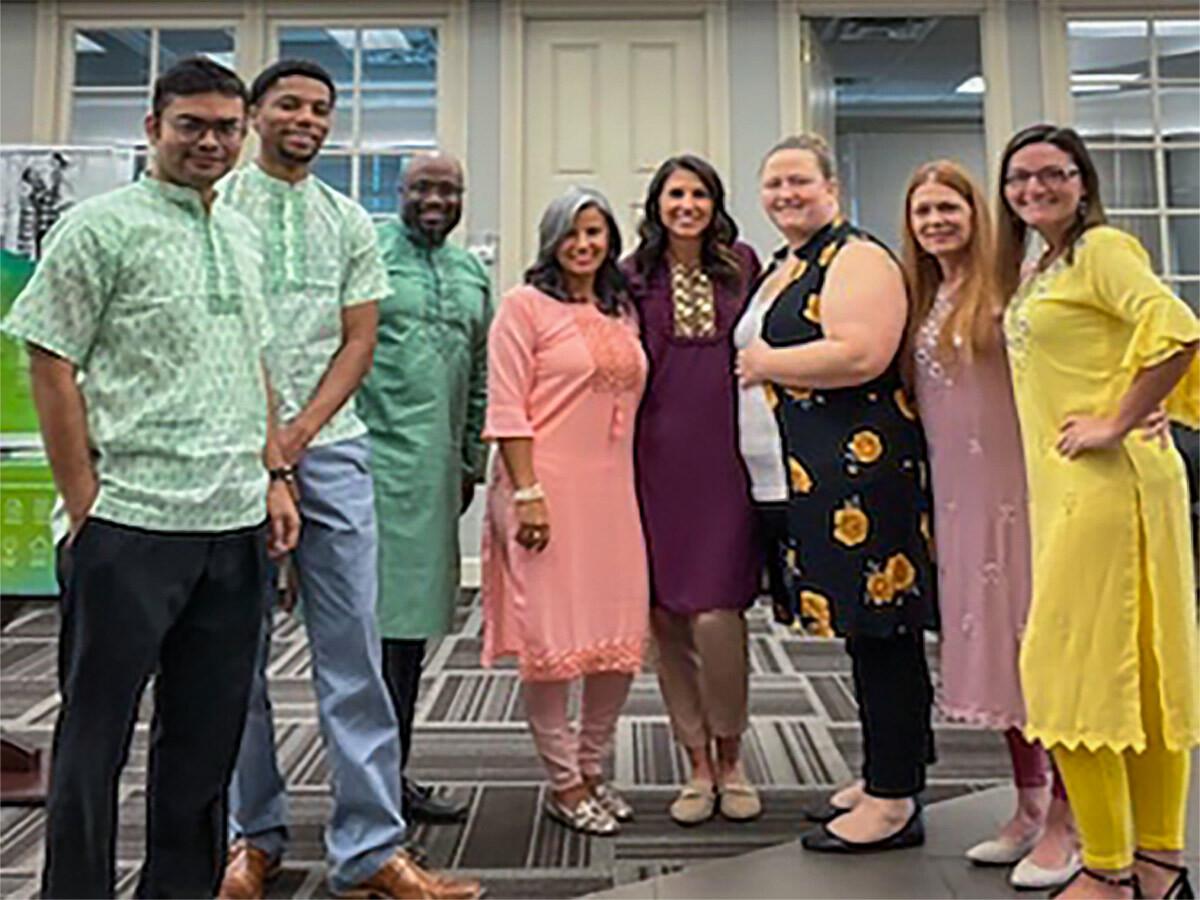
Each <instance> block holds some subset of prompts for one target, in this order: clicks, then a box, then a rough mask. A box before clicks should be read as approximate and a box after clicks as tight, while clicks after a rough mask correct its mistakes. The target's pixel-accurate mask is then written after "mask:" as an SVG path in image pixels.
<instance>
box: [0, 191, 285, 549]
mask: <svg viewBox="0 0 1200 900" xmlns="http://www.w3.org/2000/svg"><path fill="white" fill-rule="evenodd" d="M261 269H262V254H261V251H260V249H259V241H258V238H257V235H256V233H255V229H254V226H253V225H252V224H250V222H248V221H247V220H246V219H245V218H244V217H243V216H241V215H239V214H238V213H236V212H235V211H233V210H232V209H229V208H222V207H220V206H217V207H215V208H214V209H213V210H212V212H211V213H209V212H207V211H206V210H205V208H204V205H203V203H202V202H201V200H200V195H199V194H198V193H197V192H195V191H193V190H191V189H189V188H185V187H181V186H178V185H174V184H168V183H166V182H163V181H160V180H158V179H156V178H152V177H149V176H146V177H143V178H142V179H141V180H140V181H138V182H136V183H135V184H131V185H129V186H127V187H123V188H119V189H118V190H115V191H112V192H110V193H108V194H104V195H101V196H99V197H94V198H92V199H90V200H86V201H84V202H83V203H80V204H79V205H78V206H77V207H75V208H74V209H72V210H70V211H69V212H67V214H66V215H65V216H63V218H62V219H61V220H60V221H59V222H58V223H57V224H56V225H55V226H54V228H53V229H52V230H51V232H50V235H49V237H48V240H47V243H46V247H45V251H44V253H43V256H42V259H41V260H40V261H39V262H38V266H37V269H36V270H35V272H34V274H33V277H32V278H31V279H30V281H29V283H28V284H27V285H26V286H25V289H24V290H23V291H22V292H21V294H20V296H18V297H17V299H16V301H15V303H14V304H13V307H12V310H11V311H10V312H9V315H8V316H7V317H6V318H5V320H4V322H3V323H2V324H0V328H3V330H4V331H5V332H6V333H7V334H9V335H10V336H12V337H13V338H16V339H17V340H22V341H27V342H29V343H31V344H34V345H36V346H38V347H42V348H44V349H46V350H49V351H50V352H52V353H55V354H57V355H59V356H62V357H65V358H66V359H68V360H70V361H71V362H72V363H74V364H75V366H76V367H77V372H78V383H79V387H80V390H81V392H82V393H83V397H84V401H85V402H86V404H87V426H88V437H89V439H90V441H91V445H92V450H93V452H94V454H95V465H96V472H97V476H98V480H99V484H100V492H99V495H98V497H97V499H96V503H95V505H94V506H93V507H92V512H91V514H92V515H93V516H95V517H97V518H101V519H107V520H109V521H112V522H116V523H119V524H123V525H131V526H135V527H139V528H146V529H150V530H155V531H170V532H179V531H199V532H210V533H211V532H218V531H227V530H232V529H236V528H245V527H248V526H251V525H257V524H258V523H260V522H262V521H264V520H265V519H266V515H267V511H266V490H267V473H266V471H265V469H264V468H263V463H262V449H263V445H264V443H265V441H266V431H267V428H266V426H267V395H266V386H265V382H264V378H263V371H262V359H261V358H262V353H263V349H264V348H265V346H266V344H267V341H268V340H269V338H270V324H269V321H268V319H267V313H266V306H265V304H264V302H263V292H262V279H261V274H260V273H261Z"/></svg>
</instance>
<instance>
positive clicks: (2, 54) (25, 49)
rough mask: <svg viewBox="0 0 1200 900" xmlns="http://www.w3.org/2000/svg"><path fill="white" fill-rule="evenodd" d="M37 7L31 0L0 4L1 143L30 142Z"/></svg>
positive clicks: (35, 73)
mask: <svg viewBox="0 0 1200 900" xmlns="http://www.w3.org/2000/svg"><path fill="white" fill-rule="evenodd" d="M36 46H37V8H36V6H35V4H34V3H33V2H32V0H4V2H3V3H0V61H2V64H3V67H4V71H3V73H2V74H3V77H2V78H0V144H28V143H31V142H32V141H33V81H34V79H35V78H36V77H37V74H38V69H37V67H36V65H35V59H34V56H35V53H34V50H35V48H36Z"/></svg>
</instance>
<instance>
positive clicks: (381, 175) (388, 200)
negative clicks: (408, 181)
mask: <svg viewBox="0 0 1200 900" xmlns="http://www.w3.org/2000/svg"><path fill="white" fill-rule="evenodd" d="M358 164H359V172H358V192H359V198H358V199H359V202H360V203H362V205H363V206H365V207H366V209H367V212H369V213H370V214H371V215H373V216H378V215H391V214H394V213H397V212H399V207H400V199H399V191H400V176H401V174H402V173H403V172H404V167H405V166H406V165H407V164H408V157H407V156H384V155H370V156H363V157H360V158H359V163H358Z"/></svg>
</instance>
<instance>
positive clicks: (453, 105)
mask: <svg viewBox="0 0 1200 900" xmlns="http://www.w3.org/2000/svg"><path fill="white" fill-rule="evenodd" d="M468 2H469V0H406V2H403V3H401V2H399V0H358V2H357V3H356V4H355V12H354V15H351V16H348V15H346V6H345V4H344V3H341V2H337V0H205V2H200V0H189V2H186V3H184V2H178V3H172V4H170V5H169V6H168V5H167V4H164V3H163V2H161V0H128V2H125V3H122V4H121V5H120V6H119V7H118V8H117V9H115V10H114V9H113V6H112V4H111V3H107V2H101V0H59V2H57V3H39V4H38V8H37V49H36V58H37V59H49V60H53V61H54V63H55V64H54V65H53V66H52V67H50V69H51V70H50V72H49V73H48V77H44V78H37V79H35V87H34V90H35V97H34V122H33V139H34V142H35V143H39V144H46V145H64V144H67V143H69V142H70V140H69V138H70V128H71V115H72V104H73V100H74V97H75V83H74V82H75V49H74V48H75V34H76V32H78V31H80V30H87V29H105V28H109V29H116V28H149V29H153V32H152V33H153V34H154V35H155V37H154V38H153V42H154V46H155V48H157V34H158V31H159V30H160V29H164V28H166V29H171V28H199V29H204V28H214V29H215V28H227V29H230V30H232V31H233V33H234V69H235V71H236V72H237V73H238V74H239V75H240V76H242V78H243V79H252V78H253V77H254V76H255V75H256V74H257V73H258V72H259V71H260V70H261V69H262V68H263V67H264V66H266V65H267V64H268V63H269V62H270V61H273V60H274V59H276V58H277V48H278V46H279V29H280V28H281V27H321V28H372V27H374V28H403V27H422V26H424V27H431V28H436V29H437V31H438V62H437V90H436V95H435V96H436V101H435V102H436V119H435V122H436V125H435V138H434V143H435V145H436V146H438V147H440V148H442V149H444V150H445V151H447V152H449V153H452V154H454V155H456V156H458V157H460V158H465V156H466V151H467V142H466V133H467V115H468V109H467V96H466V90H467V80H468V67H467V30H468V24H469V22H468V17H467V4H468ZM157 64H158V60H157V52H154V58H153V60H152V70H151V71H152V73H153V72H154V71H155V67H157ZM148 87H149V85H148ZM142 143H144V142H143V141H140V140H132V141H129V142H120V145H121V146H129V145H133V144H142ZM254 145H255V140H254V138H253V135H251V138H250V139H249V140H247V142H246V145H245V148H244V149H243V155H242V159H241V160H240V161H239V164H244V162H245V160H246V159H248V158H250V157H251V155H252V154H253V152H254ZM331 155H338V154H336V153H335V154H331ZM359 155H360V156H362V155H367V156H369V155H372V154H371V153H369V152H368V153H365V154H363V153H362V152H361V150H360V151H359ZM384 155H389V154H384ZM396 155H402V154H401V151H397V153H396ZM359 172H360V169H359V167H358V166H356V165H352V175H353V177H354V178H355V179H357V178H358V177H359ZM357 186H358V182H357V181H355V183H354V186H353V190H355V191H357ZM466 207H467V203H466V202H465V198H464V217H465V216H466V215H467V214H468V212H469V210H468V209H467V208H466Z"/></svg>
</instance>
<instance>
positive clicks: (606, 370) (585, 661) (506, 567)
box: [482, 286, 650, 681]
mask: <svg viewBox="0 0 1200 900" xmlns="http://www.w3.org/2000/svg"><path fill="white" fill-rule="evenodd" d="M645 383H646V358H645V355H644V353H643V352H642V347H641V343H640V342H639V340H638V333H637V325H636V322H635V321H634V320H633V319H632V318H623V319H618V318H614V317H611V316H606V315H604V314H603V313H601V312H600V311H599V310H597V309H596V308H595V307H594V306H592V305H591V304H582V303H560V302H559V301H557V300H555V299H554V298H552V297H548V296H546V295H545V294H543V293H542V292H540V291H538V290H537V289H535V288H532V287H529V286H521V287H517V288H514V289H513V290H511V291H509V292H508V294H506V295H505V297H504V300H503V301H502V302H501V304H500V308H499V311H498V312H497V314H496V318H495V320H494V321H493V323H492V327H491V331H490V333H489V336H488V408H487V422H486V426H485V428H484V437H485V438H487V439H489V440H495V439H497V438H506V437H529V438H532V439H533V465H534V470H535V472H536V474H537V479H538V482H539V483H540V484H541V486H542V488H543V490H544V491H545V493H546V504H547V506H548V508H549V517H550V543H549V545H548V546H547V547H546V549H545V550H544V551H542V552H541V553H534V552H532V551H530V550H527V549H525V548H524V547H522V546H521V545H520V544H518V543H517V541H516V534H517V521H516V517H515V514H514V508H513V502H512V490H513V488H512V483H511V481H510V480H509V477H508V472H507V470H506V469H505V467H504V462H503V460H502V459H501V458H500V455H499V454H496V456H495V459H494V460H493V464H492V471H491V477H490V479H489V483H488V494H487V516H486V524H485V528H484V534H483V589H482V596H483V613H484V639H483V663H484V665H491V664H492V662H493V661H494V660H496V659H497V658H499V657H503V656H509V655H515V656H516V657H517V659H518V662H519V665H520V673H521V678H522V679H524V680H527V681H555V680H563V679H569V678H575V677H578V676H580V675H586V674H590V673H593V672H629V673H636V672H637V671H639V670H640V669H641V665H642V656H643V652H644V649H645V645H646V628H647V620H648V611H649V602H650V600H649V584H648V578H647V566H646V547H645V542H644V540H643V537H642V524H641V518H640V516H639V513H638V505H637V495H636V491H635V487H634V485H635V482H634V471H633V426H634V416H635V414H636V411H637V406H638V401H639V400H640V399H641V395H642V389H643V387H644V386H645Z"/></svg>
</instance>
